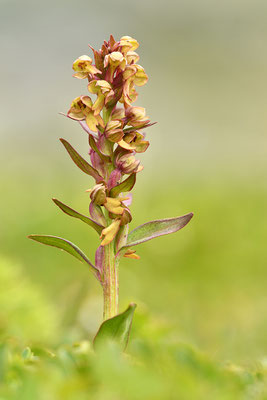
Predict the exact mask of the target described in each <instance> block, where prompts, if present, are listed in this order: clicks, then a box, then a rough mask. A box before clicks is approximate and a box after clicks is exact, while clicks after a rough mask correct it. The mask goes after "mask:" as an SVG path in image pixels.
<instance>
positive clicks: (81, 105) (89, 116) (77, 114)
mask: <svg viewBox="0 0 267 400" xmlns="http://www.w3.org/2000/svg"><path fill="white" fill-rule="evenodd" d="M92 107H93V102H92V100H91V98H90V97H89V96H79V97H76V98H75V99H74V100H73V102H72V103H71V106H70V109H69V111H68V112H67V116H68V117H70V118H72V119H75V120H77V121H82V120H85V121H86V124H87V126H88V127H89V129H91V130H92V131H93V132H97V126H98V125H100V126H103V120H102V118H101V116H100V115H95V114H94V110H93V108H92Z"/></svg>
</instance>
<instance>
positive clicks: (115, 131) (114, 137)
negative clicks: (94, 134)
mask: <svg viewBox="0 0 267 400" xmlns="http://www.w3.org/2000/svg"><path fill="white" fill-rule="evenodd" d="M105 136H106V138H107V139H108V140H110V141H111V142H115V143H116V142H119V141H120V140H122V138H123V136H124V133H123V130H122V122H121V121H119V120H111V121H109V122H108V123H107V125H106V128H105Z"/></svg>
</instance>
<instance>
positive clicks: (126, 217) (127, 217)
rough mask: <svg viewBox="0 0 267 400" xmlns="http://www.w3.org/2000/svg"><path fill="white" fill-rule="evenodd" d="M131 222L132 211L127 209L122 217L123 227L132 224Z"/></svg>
mask: <svg viewBox="0 0 267 400" xmlns="http://www.w3.org/2000/svg"><path fill="white" fill-rule="evenodd" d="M131 220H132V214H131V213H130V210H129V208H125V209H124V210H123V213H122V216H121V225H127V224H129V223H130V222H131Z"/></svg>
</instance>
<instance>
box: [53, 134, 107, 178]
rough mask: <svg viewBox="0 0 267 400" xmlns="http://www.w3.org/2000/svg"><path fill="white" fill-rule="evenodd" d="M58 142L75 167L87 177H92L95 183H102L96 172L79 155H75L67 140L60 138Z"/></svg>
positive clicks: (75, 152)
mask: <svg viewBox="0 0 267 400" xmlns="http://www.w3.org/2000/svg"><path fill="white" fill-rule="evenodd" d="M60 141H61V143H62V144H63V146H64V147H65V149H66V150H67V152H68V153H69V155H70V157H71V159H72V160H73V162H74V163H75V164H76V165H77V167H79V168H80V169H81V170H82V171H83V172H85V173H86V174H87V175H90V176H92V177H93V178H94V179H95V180H96V182H97V183H99V182H102V181H103V177H102V176H101V175H99V173H98V172H97V170H96V169H95V168H93V167H92V166H91V165H90V164H89V163H88V162H87V161H85V159H84V158H82V156H80V154H79V153H77V151H76V150H75V149H74V148H73V147H72V146H71V145H70V144H69V143H68V142H67V140H65V139H62V138H61V139H60Z"/></svg>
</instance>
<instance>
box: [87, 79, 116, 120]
mask: <svg viewBox="0 0 267 400" xmlns="http://www.w3.org/2000/svg"><path fill="white" fill-rule="evenodd" d="M87 88H88V90H89V92H91V93H93V94H96V95H97V100H96V101H95V103H94V105H93V106H92V110H93V111H94V114H95V115H98V114H99V113H100V112H101V110H102V108H103V106H104V104H105V99H106V100H107V101H108V99H109V98H110V97H112V96H113V95H114V92H113V90H112V87H111V85H110V84H109V83H108V82H107V81H105V80H98V81H97V80H93V81H91V82H90V83H89V84H88V86H87Z"/></svg>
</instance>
